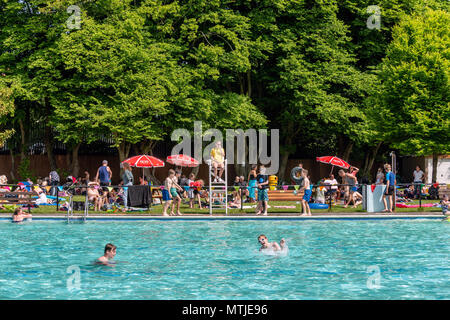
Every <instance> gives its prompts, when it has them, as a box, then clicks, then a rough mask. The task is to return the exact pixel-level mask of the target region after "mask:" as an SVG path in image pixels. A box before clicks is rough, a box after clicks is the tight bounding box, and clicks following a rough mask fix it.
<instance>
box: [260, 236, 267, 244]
mask: <svg viewBox="0 0 450 320" xmlns="http://www.w3.org/2000/svg"><path fill="white" fill-rule="evenodd" d="M258 242H259V243H260V244H262V245H265V244H267V242H268V240H267V237H266V236H265V235H263V234H261V235H260V236H259V237H258Z"/></svg>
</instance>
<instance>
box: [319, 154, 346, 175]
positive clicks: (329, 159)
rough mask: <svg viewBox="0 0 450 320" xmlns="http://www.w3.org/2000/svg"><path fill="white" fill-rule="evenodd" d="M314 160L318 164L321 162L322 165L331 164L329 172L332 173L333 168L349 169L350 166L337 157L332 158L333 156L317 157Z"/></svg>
mask: <svg viewBox="0 0 450 320" xmlns="http://www.w3.org/2000/svg"><path fill="white" fill-rule="evenodd" d="M316 160H317V161H319V162H322V163H327V164H331V165H332V166H333V167H332V168H331V172H333V168H334V166H336V167H339V168H344V169H348V168H350V165H349V164H348V163H347V162H345V161H344V160H342V159H340V158H338V157H334V156H324V157H317V158H316ZM331 172H330V174H331Z"/></svg>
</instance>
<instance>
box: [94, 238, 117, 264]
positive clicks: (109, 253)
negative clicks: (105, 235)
mask: <svg viewBox="0 0 450 320" xmlns="http://www.w3.org/2000/svg"><path fill="white" fill-rule="evenodd" d="M116 249H117V247H116V246H115V245H113V244H112V243H108V244H106V246H105V254H104V255H103V256H101V257H100V258H98V259H97V261H96V262H97V263H98V264H104V265H110V263H111V261H110V260H111V259H114V257H115V256H116Z"/></svg>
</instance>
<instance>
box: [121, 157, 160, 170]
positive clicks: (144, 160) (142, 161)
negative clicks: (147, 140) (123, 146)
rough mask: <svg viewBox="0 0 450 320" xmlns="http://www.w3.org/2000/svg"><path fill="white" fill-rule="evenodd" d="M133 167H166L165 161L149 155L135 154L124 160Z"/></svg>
mask: <svg viewBox="0 0 450 320" xmlns="http://www.w3.org/2000/svg"><path fill="white" fill-rule="evenodd" d="M123 162H127V163H128V164H129V165H130V166H132V167H137V168H161V167H164V161H162V160H160V159H158V158H155V157H153V156H148V155H145V154H143V155H140V156H134V157H131V158H128V159H126V160H124V161H123ZM123 162H122V163H123Z"/></svg>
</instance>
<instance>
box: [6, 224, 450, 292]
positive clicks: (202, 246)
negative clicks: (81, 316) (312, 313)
mask: <svg viewBox="0 0 450 320" xmlns="http://www.w3.org/2000/svg"><path fill="white" fill-rule="evenodd" d="M449 232H450V223H449V222H441V221H439V220H402V221H392V220H385V221H362V220H358V221H333V220H329V221H220V220H219V221H218V220H216V221H146V222H138V221H131V222H117V221H109V222H98V221H88V222H87V223H85V224H66V223H65V222H62V221H32V222H27V223H24V224H21V225H18V224H13V223H10V222H6V221H1V222H0V241H1V245H2V248H1V250H0V259H1V260H0V261H1V262H0V299H257V300H259V299H448V298H450V266H449V255H450V254H449V252H450V236H449ZM260 233H264V234H266V235H267V236H268V237H269V240H270V241H275V240H276V241H279V240H280V239H281V238H282V237H284V238H285V239H286V241H287V243H288V246H289V253H288V255H287V256H269V255H264V254H261V253H260V252H259V251H258V248H259V246H258V243H257V236H258V235H259V234H260ZM107 242H112V243H114V244H115V245H117V246H118V250H117V256H116V259H115V260H117V261H118V264H117V265H116V266H115V267H105V266H94V265H93V264H92V261H93V260H95V259H96V258H98V257H99V256H101V255H102V254H103V248H104V245H105V244H106V243H107ZM78 268H79V269H78ZM74 270H75V273H74ZM76 270H79V271H80V272H79V275H80V276H79V278H77V277H76ZM378 271H379V278H377V274H378V273H377V272H378ZM76 279H79V282H77V281H76ZM377 279H379V282H378V280H377Z"/></svg>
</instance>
